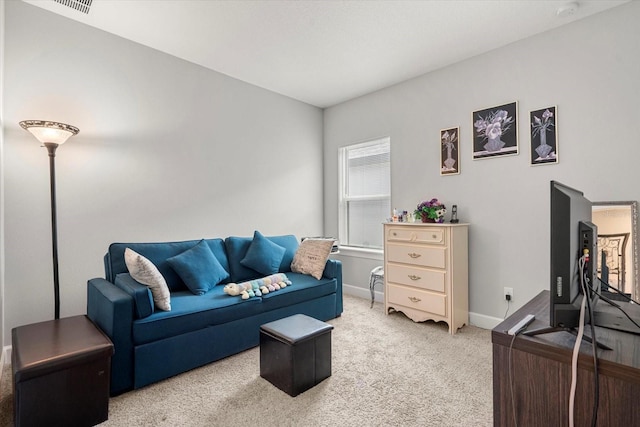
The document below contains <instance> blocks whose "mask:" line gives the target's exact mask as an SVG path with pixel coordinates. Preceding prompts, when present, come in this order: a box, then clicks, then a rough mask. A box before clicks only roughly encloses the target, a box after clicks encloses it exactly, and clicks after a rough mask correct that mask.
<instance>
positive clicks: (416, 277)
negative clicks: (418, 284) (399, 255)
mask: <svg viewBox="0 0 640 427" xmlns="http://www.w3.org/2000/svg"><path fill="white" fill-rule="evenodd" d="M407 276H408V277H409V279H411V280H420V279H422V277H420V276H416V275H415V274H407Z"/></svg>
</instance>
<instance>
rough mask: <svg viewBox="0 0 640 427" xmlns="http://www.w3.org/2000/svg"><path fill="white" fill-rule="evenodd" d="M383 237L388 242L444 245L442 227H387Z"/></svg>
mask: <svg viewBox="0 0 640 427" xmlns="http://www.w3.org/2000/svg"><path fill="white" fill-rule="evenodd" d="M387 230H388V231H387V235H386V236H385V238H386V239H387V240H388V241H390V242H415V243H430V244H439V245H444V244H445V243H446V241H445V233H444V230H443V229H442V228H436V227H433V228H424V227H411V226H409V227H388V229H387Z"/></svg>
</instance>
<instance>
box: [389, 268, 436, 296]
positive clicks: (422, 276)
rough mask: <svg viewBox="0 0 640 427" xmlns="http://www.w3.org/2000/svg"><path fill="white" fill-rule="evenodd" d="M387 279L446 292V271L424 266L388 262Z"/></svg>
mask: <svg viewBox="0 0 640 427" xmlns="http://www.w3.org/2000/svg"><path fill="white" fill-rule="evenodd" d="M385 274H386V275H387V280H388V281H390V282H393V283H399V284H402V285H407V286H415V287H417V288H421V289H427V290H430V291H436V292H444V289H445V288H444V284H445V272H444V271H437V270H427V269H424V268H417V267H409V266H404V265H396V264H388V266H387V270H386V271H385Z"/></svg>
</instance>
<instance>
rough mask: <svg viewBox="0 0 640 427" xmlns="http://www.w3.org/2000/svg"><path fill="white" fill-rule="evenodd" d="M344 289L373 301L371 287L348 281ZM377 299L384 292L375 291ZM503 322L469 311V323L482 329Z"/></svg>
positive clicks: (343, 286)
mask: <svg viewBox="0 0 640 427" xmlns="http://www.w3.org/2000/svg"><path fill="white" fill-rule="evenodd" d="M342 289H343V292H344V293H345V294H349V295H353V296H354V297H358V298H363V299H366V300H369V301H371V292H370V291H369V289H366V288H362V287H360V286H353V285H349V284H346V283H343V284H342ZM374 295H375V301H376V302H384V292H382V291H377V290H376V291H374ZM500 322H502V319H499V318H497V317H491V316H485V315H484V314H478V313H472V312H469V323H470V324H471V325H473V326H477V327H478V328H482V329H493V328H495V327H496V326H498V324H500Z"/></svg>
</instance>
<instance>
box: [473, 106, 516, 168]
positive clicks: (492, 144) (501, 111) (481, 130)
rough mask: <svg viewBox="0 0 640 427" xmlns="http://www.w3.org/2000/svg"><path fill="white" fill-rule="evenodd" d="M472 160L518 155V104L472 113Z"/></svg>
mask: <svg viewBox="0 0 640 427" xmlns="http://www.w3.org/2000/svg"><path fill="white" fill-rule="evenodd" d="M472 123H473V159H474V160H477V159H486V158H491V157H499V156H508V155H515V154H518V102H517V101H516V102H512V103H510V104H504V105H498V106H497V107H491V108H485V109H484V110H479V111H474V112H473V122H472Z"/></svg>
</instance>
